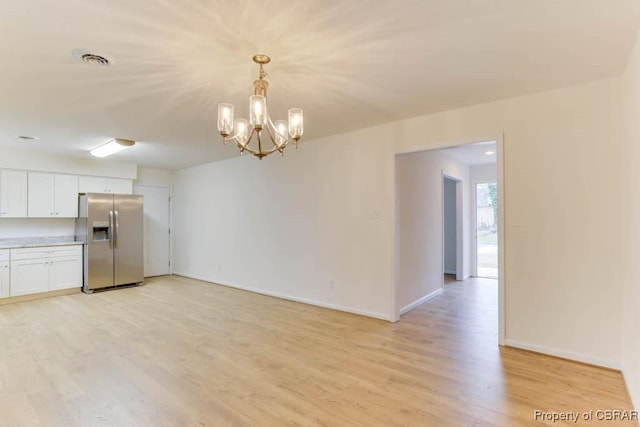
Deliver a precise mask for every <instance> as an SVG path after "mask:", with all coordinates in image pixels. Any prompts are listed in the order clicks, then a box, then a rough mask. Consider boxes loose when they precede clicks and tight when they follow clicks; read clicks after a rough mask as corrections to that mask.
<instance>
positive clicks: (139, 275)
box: [113, 194, 144, 285]
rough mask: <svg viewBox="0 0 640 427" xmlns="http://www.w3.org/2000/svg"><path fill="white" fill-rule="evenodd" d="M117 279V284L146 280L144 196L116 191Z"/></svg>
mask: <svg viewBox="0 0 640 427" xmlns="http://www.w3.org/2000/svg"><path fill="white" fill-rule="evenodd" d="M113 202H114V203H113V207H114V222H115V233H114V240H113V247H114V251H113V252H114V254H113V258H114V278H115V285H124V284H130V283H140V282H142V281H143V280H144V247H143V227H144V223H143V197H142V196H138V195H133V194H114V195H113Z"/></svg>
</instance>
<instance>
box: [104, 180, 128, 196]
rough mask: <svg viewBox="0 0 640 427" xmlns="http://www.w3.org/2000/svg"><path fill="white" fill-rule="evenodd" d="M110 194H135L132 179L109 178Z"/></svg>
mask: <svg viewBox="0 0 640 427" xmlns="http://www.w3.org/2000/svg"><path fill="white" fill-rule="evenodd" d="M108 184H109V192H110V193H115V194H133V182H132V181H131V180H130V179H122V178H109V181H108Z"/></svg>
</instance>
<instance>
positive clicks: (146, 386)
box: [0, 277, 635, 427]
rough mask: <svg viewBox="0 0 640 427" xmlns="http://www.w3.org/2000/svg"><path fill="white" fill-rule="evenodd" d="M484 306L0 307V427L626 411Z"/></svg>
mask: <svg viewBox="0 0 640 427" xmlns="http://www.w3.org/2000/svg"><path fill="white" fill-rule="evenodd" d="M496 300H497V289H496V285H495V281H492V280H470V281H466V282H463V283H451V284H448V285H447V286H446V290H445V292H444V293H443V294H442V295H440V296H439V297H437V298H434V299H432V300H431V301H429V302H428V303H426V304H423V305H422V306H420V307H418V308H416V309H415V310H413V311H412V312H410V313H408V314H406V315H405V316H403V318H402V319H401V321H400V322H398V323H395V324H392V323H388V322H385V321H380V320H374V319H369V318H365V317H360V316H356V315H350V314H345V313H341V312H337V311H332V310H327V309H322V308H317V307H313V306H308V305H303V304H298V303H294V302H289V301H283V300H279V299H275V298H270V297H265V296H261V295H256V294H252V293H249V292H244V291H240V290H235V289H231V288H225V287H222V286H216V285H212V284H207V283H203V282H198V281H195V280H190V279H185V278H179V277H163V278H156V279H150V280H147V283H146V285H145V286H142V287H137V288H129V289H121V290H116V291H109V292H103V293H97V294H93V295H84V294H74V295H67V296H58V297H53V298H48V299H43V300H39V301H30V302H24V303H16V304H10V305H5V306H1V307H0V325H1V328H0V426H3V427H4V426H7V427H19V426H47V427H50V426H53V427H55V426H82V427H84V426H153V427H162V426H289V425H291V426H293V425H301V426H316V425H318V426H319V425H324V426H367V427H374V426H472V425H474V426H475V425H478V426H491V425H494V426H500V427H503V426H504V427H506V426H520V425H522V426H528V425H536V423H535V422H534V418H533V412H534V410H536V409H540V410H544V411H563V412H564V411H574V412H587V411H590V410H594V411H595V410H600V409H630V408H631V404H630V402H629V399H628V396H627V394H626V390H625V388H624V385H623V381H622V378H621V375H620V374H619V373H617V372H613V371H609V370H605V369H598V368H595V367H591V366H586V365H582V364H578V363H572V362H568V361H565V360H560V359H556V358H552V357H545V356H541V355H537V354H533V353H528V352H524V351H518V350H515V349H509V348H499V347H498V345H497V331H496V329H497V327H496V323H497V322H496ZM544 424H546V425H555V426H557V425H574V424H572V423H565V424H563V423H561V422H558V423H551V422H547V423H544ZM544 424H540V425H544ZM578 425H603V423H602V422H592V423H585V422H579V423H578ZM604 425H607V426H608V425H625V424H624V423H616V422H611V423H604ZM626 425H635V424H634V423H626Z"/></svg>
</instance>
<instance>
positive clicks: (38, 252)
mask: <svg viewBox="0 0 640 427" xmlns="http://www.w3.org/2000/svg"><path fill="white" fill-rule="evenodd" d="M72 255H82V245H69V246H42V247H39V248H18V249H11V261H16V260H21V259H36V258H51V257H59V256H72Z"/></svg>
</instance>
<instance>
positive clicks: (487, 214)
mask: <svg viewBox="0 0 640 427" xmlns="http://www.w3.org/2000/svg"><path fill="white" fill-rule="evenodd" d="M475 200H476V203H475V205H476V206H475V214H476V215H475V217H476V221H475V228H476V230H475V236H476V277H484V278H490V279H497V278H498V184H497V183H496V182H477V183H476V185H475Z"/></svg>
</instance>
